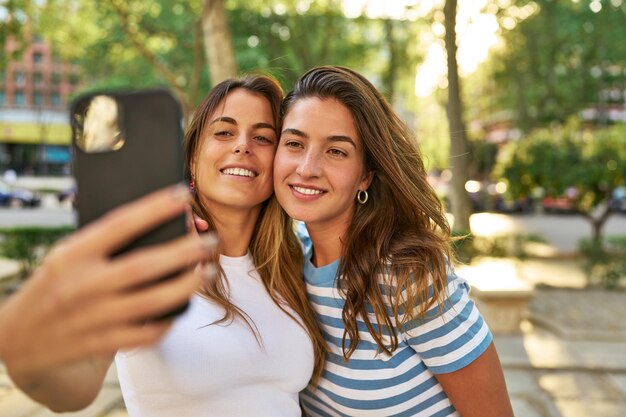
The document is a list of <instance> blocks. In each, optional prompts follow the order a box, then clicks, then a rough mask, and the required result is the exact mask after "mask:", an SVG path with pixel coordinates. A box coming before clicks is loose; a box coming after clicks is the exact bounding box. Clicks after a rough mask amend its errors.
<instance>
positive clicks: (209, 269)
mask: <svg viewBox="0 0 626 417" xmlns="http://www.w3.org/2000/svg"><path fill="white" fill-rule="evenodd" d="M216 276H217V268H216V267H215V266H214V265H213V264H212V263H211V264H206V265H203V266H202V278H203V279H204V280H205V281H210V280H212V279H214V278H215V277H216Z"/></svg>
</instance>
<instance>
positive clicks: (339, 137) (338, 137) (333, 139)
mask: <svg viewBox="0 0 626 417" xmlns="http://www.w3.org/2000/svg"><path fill="white" fill-rule="evenodd" d="M282 133H290V134H292V135H295V136H299V137H301V138H304V139H309V135H307V134H306V133H304V132H303V131H301V130H299V129H294V128H291V127H288V128H286V129H283V131H282ZM326 140H327V141H328V142H347V143H349V144H351V145H352V146H354V148H355V149H356V143H354V140H352V138H351V137H350V136H345V135H332V136H328V137H327V138H326Z"/></svg>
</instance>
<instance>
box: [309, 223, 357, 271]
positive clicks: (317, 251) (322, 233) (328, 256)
mask: <svg viewBox="0 0 626 417" xmlns="http://www.w3.org/2000/svg"><path fill="white" fill-rule="evenodd" d="M306 226H307V230H308V232H309V236H310V237H311V242H312V243H313V259H312V260H311V261H312V262H313V265H315V266H316V267H320V266H324V265H328V264H330V263H332V262H334V261H336V260H337V259H339V258H341V253H342V247H343V246H342V243H341V236H344V235H345V233H346V229H347V228H343V229H341V230H338V229H337V228H335V227H332V226H315V225H308V224H307V225H306Z"/></svg>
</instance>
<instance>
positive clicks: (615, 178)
mask: <svg viewBox="0 0 626 417" xmlns="http://www.w3.org/2000/svg"><path fill="white" fill-rule="evenodd" d="M494 175H495V177H496V179H501V178H502V179H505V180H506V182H507V183H508V190H509V192H510V193H511V194H512V195H513V197H515V198H519V197H525V196H529V195H531V194H532V193H533V190H535V189H536V188H537V187H541V188H543V190H544V192H545V195H546V196H548V197H562V196H564V195H565V193H566V190H567V189H568V188H570V187H574V188H575V190H576V192H575V193H574V195H573V203H574V205H575V207H576V209H577V210H578V211H579V212H580V213H581V214H583V215H584V216H586V217H587V218H588V219H589V220H590V221H591V222H592V225H593V227H594V238H595V239H600V238H601V229H602V226H603V225H604V223H605V221H606V219H607V218H608V216H609V215H610V210H609V202H610V199H611V197H612V195H613V192H614V191H615V189H616V188H617V187H620V186H624V185H626V126H624V125H615V126H612V127H609V128H606V129H601V130H589V129H585V128H584V127H583V126H581V125H580V123H578V122H577V121H570V122H569V123H568V124H565V125H562V126H559V127H553V128H549V129H539V130H536V131H535V132H533V133H532V134H530V135H529V136H528V137H525V138H522V139H520V140H519V141H517V142H512V143H510V144H509V145H507V147H506V148H505V149H504V150H503V152H502V153H501V154H500V156H499V160H498V163H497V165H496V168H495V170H494Z"/></svg>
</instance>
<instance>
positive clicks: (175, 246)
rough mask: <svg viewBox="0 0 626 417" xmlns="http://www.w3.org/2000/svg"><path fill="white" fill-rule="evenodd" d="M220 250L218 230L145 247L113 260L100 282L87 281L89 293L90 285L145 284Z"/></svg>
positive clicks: (111, 287)
mask: <svg viewBox="0 0 626 417" xmlns="http://www.w3.org/2000/svg"><path fill="white" fill-rule="evenodd" d="M216 250H217V238H216V237H215V235H214V234H205V235H202V236H186V237H183V238H179V239H176V240H175V241H173V242H168V243H163V244H161V245H158V246H152V247H149V248H142V249H138V250H135V251H133V252H131V253H128V254H126V255H123V256H121V257H119V258H117V259H115V260H114V261H112V262H111V264H110V267H109V270H108V271H107V277H106V278H105V279H102V280H100V281H101V282H99V283H96V282H92V283H89V284H88V283H85V286H84V287H85V290H87V291H88V292H87V293H85V294H84V295H85V296H89V295H90V294H89V290H90V288H89V285H90V286H91V290H92V291H93V292H95V293H100V292H102V291H120V290H123V289H132V288H133V287H138V286H141V285H144V284H145V283H147V282H150V281H153V280H155V279H158V278H160V277H163V276H167V275H170V274H173V273H175V272H177V271H180V270H182V269H188V268H191V267H193V266H194V265H196V264H197V263H198V262H201V261H204V260H207V259H209V258H210V257H211V256H213V255H215V251H216Z"/></svg>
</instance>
